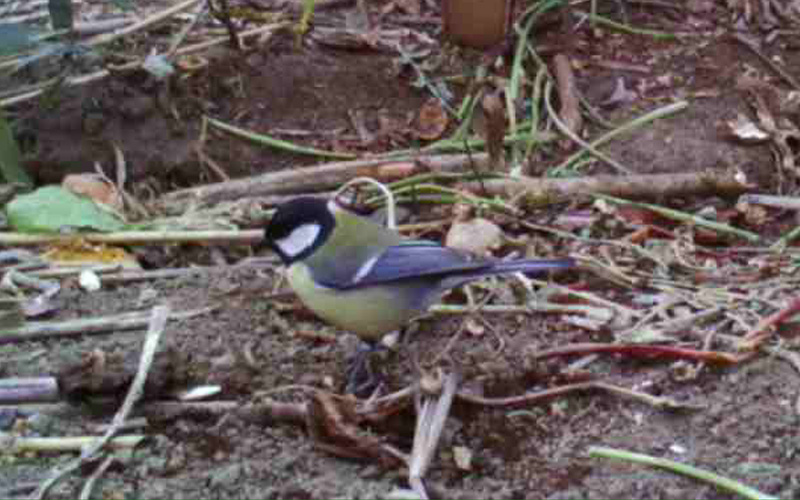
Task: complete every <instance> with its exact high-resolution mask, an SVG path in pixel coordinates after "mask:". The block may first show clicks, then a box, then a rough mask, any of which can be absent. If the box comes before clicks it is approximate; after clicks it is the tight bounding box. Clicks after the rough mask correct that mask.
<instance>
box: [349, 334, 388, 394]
mask: <svg viewBox="0 0 800 500" xmlns="http://www.w3.org/2000/svg"><path fill="white" fill-rule="evenodd" d="M383 349H384V347H382V346H381V345H377V346H376V345H372V344H367V343H364V342H362V343H361V344H359V346H358V350H357V351H356V353H355V354H354V355H353V356H352V357H351V358H350V360H349V361H348V366H347V372H346V373H347V385H346V386H345V393H347V394H352V395H354V396H356V397H358V398H365V397H368V396H370V395H371V394H373V393H374V392H375V391H376V389H378V388H380V386H382V385H383V380H382V377H380V375H376V374H375V372H374V371H373V370H372V365H371V364H370V362H369V361H370V360H369V357H370V355H371V354H372V353H373V352H375V351H380V350H383Z"/></svg>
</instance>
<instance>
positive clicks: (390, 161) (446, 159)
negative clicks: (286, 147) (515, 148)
mask: <svg viewBox="0 0 800 500" xmlns="http://www.w3.org/2000/svg"><path fill="white" fill-rule="evenodd" d="M487 158H488V157H487V155H485V154H480V155H473V159H474V160H476V161H477V162H478V163H479V164H480V165H481V166H483V167H485V165H486V161H487ZM468 162H469V158H468V157H467V155H435V156H416V155H408V156H405V157H397V158H370V159H366V160H355V161H347V162H333V163H330V162H328V163H322V164H319V165H316V166H312V167H305V168H302V169H289V170H283V171H280V172H271V173H268V174H263V175H258V176H254V177H245V178H241V179H236V180H232V181H228V182H219V183H216V184H210V185H206V186H200V187H197V188H190V189H182V190H179V191H173V192H171V193H167V194H166V195H164V196H163V197H162V198H161V200H160V203H159V204H160V205H162V206H163V208H165V209H167V210H169V211H171V212H183V210H184V209H185V208H187V207H189V206H193V207H194V206H207V205H213V204H216V203H219V202H222V201H230V200H236V199H239V198H243V197H248V196H270V195H287V194H296V193H309V192H314V191H321V190H326V189H334V188H338V187H339V186H340V185H341V184H343V183H345V182H347V181H348V180H350V179H352V178H354V177H372V178H374V179H376V180H378V181H380V182H391V181H395V180H397V179H403V178H406V177H409V176H412V175H415V174H419V173H425V172H430V171H433V172H454V171H459V170H464V169H465V168H466V166H467V165H468Z"/></svg>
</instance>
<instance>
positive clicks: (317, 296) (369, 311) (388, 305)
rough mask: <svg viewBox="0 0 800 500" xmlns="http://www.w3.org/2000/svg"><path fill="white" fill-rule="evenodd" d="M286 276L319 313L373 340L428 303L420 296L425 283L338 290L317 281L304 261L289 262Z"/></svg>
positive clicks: (341, 326)
mask: <svg viewBox="0 0 800 500" xmlns="http://www.w3.org/2000/svg"><path fill="white" fill-rule="evenodd" d="M287 278H288V280H289V284H290V285H291V287H292V289H293V290H294V291H295V293H296V294H297V296H298V297H300V300H301V301H303V303H304V304H305V305H306V306H307V307H308V308H309V309H311V310H312V311H314V313H315V314H316V315H317V316H319V317H320V318H322V319H324V320H325V321H327V322H329V323H331V324H332V325H334V326H337V327H339V328H342V329H345V330H348V331H350V332H352V333H354V334H356V335H358V336H359V337H361V338H362V339H364V340H367V341H371V342H375V341H378V340H380V339H381V338H382V337H383V336H384V335H385V334H387V333H389V332H392V331H394V330H397V329H398V328H400V327H401V326H403V325H404V324H405V323H407V322H408V321H409V320H411V319H412V318H414V317H415V316H418V315H419V314H421V313H422V312H424V309H425V308H426V307H427V305H428V304H427V302H428V301H427V300H420V299H421V298H422V296H421V295H420V294H424V293H425V287H424V286H423V284H422V283H408V284H403V285H399V284H394V285H393V286H392V287H391V288H390V287H389V286H386V285H378V286H369V287H364V288H355V289H352V290H336V289H333V288H328V287H324V286H320V285H318V284H316V283H315V282H314V280H313V279H312V278H311V272H310V270H309V268H308V266H306V265H305V264H303V263H301V262H296V263H294V264H292V265H291V266H289V268H288V270H287Z"/></svg>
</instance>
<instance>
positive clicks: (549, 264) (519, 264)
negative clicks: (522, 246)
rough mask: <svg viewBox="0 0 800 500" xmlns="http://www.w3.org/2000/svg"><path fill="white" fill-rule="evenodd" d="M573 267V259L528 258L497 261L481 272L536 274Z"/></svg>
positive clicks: (487, 273)
mask: <svg viewBox="0 0 800 500" xmlns="http://www.w3.org/2000/svg"><path fill="white" fill-rule="evenodd" d="M570 267H575V259H571V258H564V259H530V260H514V261H509V262H497V263H495V264H494V265H493V266H492V267H490V268H488V269H486V271H485V272H484V273H482V274H486V275H489V274H505V273H517V272H521V273H525V274H536V273H541V272H544V271H551V270H555V269H568V268H570Z"/></svg>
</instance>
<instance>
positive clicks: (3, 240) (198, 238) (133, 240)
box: [0, 229, 264, 246]
mask: <svg viewBox="0 0 800 500" xmlns="http://www.w3.org/2000/svg"><path fill="white" fill-rule="evenodd" d="M263 237H264V233H263V232H262V231H260V230H255V229H249V230H245V231H120V232H117V233H80V235H65V234H24V233H0V245H9V246H12V245H13V246H22V245H44V244H52V243H59V242H62V243H64V242H70V241H74V240H75V239H76V238H80V239H82V240H84V241H87V242H90V243H106V244H110V245H160V244H165V243H212V244H222V243H230V244H238V245H253V244H255V243H258V242H260V241H261V240H262V239H263Z"/></svg>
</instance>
